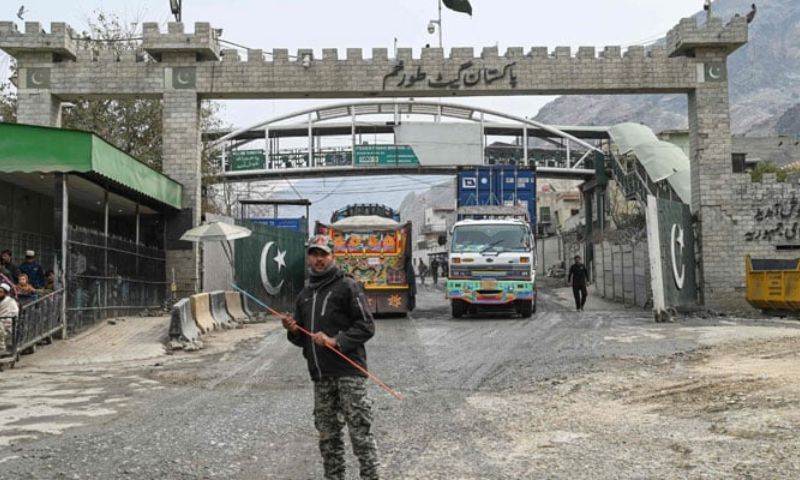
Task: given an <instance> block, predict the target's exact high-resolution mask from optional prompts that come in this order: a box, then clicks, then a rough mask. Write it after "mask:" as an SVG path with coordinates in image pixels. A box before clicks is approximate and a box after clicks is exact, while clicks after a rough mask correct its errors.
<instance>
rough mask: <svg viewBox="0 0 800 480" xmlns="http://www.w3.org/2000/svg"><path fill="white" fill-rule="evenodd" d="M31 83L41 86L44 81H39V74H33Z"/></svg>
mask: <svg viewBox="0 0 800 480" xmlns="http://www.w3.org/2000/svg"><path fill="white" fill-rule="evenodd" d="M31 83H33V84H34V85H41V84H42V81H41V80H39V72H33V73H31Z"/></svg>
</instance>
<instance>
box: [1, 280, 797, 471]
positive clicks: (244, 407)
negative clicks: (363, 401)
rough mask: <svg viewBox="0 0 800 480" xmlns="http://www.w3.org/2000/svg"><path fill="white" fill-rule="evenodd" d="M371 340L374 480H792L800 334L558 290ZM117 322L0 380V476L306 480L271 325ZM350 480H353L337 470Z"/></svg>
mask: <svg viewBox="0 0 800 480" xmlns="http://www.w3.org/2000/svg"><path fill="white" fill-rule="evenodd" d="M418 304H419V308H418V309H417V310H416V311H415V312H414V313H413V314H412V315H411V316H410V317H409V318H402V319H380V320H378V327H377V329H378V333H377V335H376V337H375V338H374V339H373V340H372V341H370V343H369V344H368V352H369V364H370V368H371V369H372V371H373V372H374V373H376V374H377V375H378V376H380V377H381V378H382V379H383V380H384V381H386V382H387V383H388V384H389V385H391V386H392V387H394V388H396V389H397V390H398V391H400V392H401V393H402V394H403V395H404V397H405V399H404V400H403V401H397V400H395V399H394V398H393V397H391V396H389V395H387V394H386V393H385V392H383V391H382V390H380V389H378V388H377V387H375V388H372V389H371V390H370V393H371V395H372V397H373V398H374V399H375V416H376V423H375V432H376V436H377V440H378V445H379V451H380V454H381V458H382V468H381V473H382V476H383V478H386V479H426V480H431V479H448V480H451V479H476V480H477V479H536V478H563V479H581V478H586V479H628V478H630V479H634V478H637V479H638V478H666V479H672V478H674V479H683V478H758V479H761V478H785V479H796V478H800V451H798V449H799V448H800V447H798V446H799V445H800V428H799V427H800V406H799V405H800V324H798V323H797V322H792V321H785V320H780V319H758V320H753V319H743V318H730V317H719V318H714V319H683V320H681V321H679V322H677V323H673V324H654V323H652V321H651V318H650V316H649V315H648V314H647V313H646V312H642V311H639V310H631V309H625V308H623V307H620V306H618V305H614V304H609V303H605V302H603V301H602V300H599V299H597V298H595V297H594V296H591V297H590V300H589V303H588V304H587V307H588V308H587V310H586V311H585V312H575V311H573V310H572V309H571V308H570V307H569V305H570V300H569V292H568V291H567V290H565V289H545V290H542V292H541V297H540V303H539V311H538V313H537V314H535V315H534V317H533V318H532V319H530V320H521V319H518V318H502V317H491V318H467V319H461V320H453V319H451V318H450V316H449V310H448V308H447V305H446V303H445V302H444V300H443V292H442V290H441V289H436V288H434V287H431V286H426V287H424V288H423V289H422V292H421V294H420V298H419V301H418ZM165 330H166V319H139V318H130V319H124V320H120V321H117V322H116V324H115V325H110V324H106V325H103V326H101V327H99V328H97V329H94V330H92V331H90V332H87V333H85V334H83V335H81V336H79V337H76V338H73V339H70V340H69V341H67V342H60V343H57V344H56V345H53V346H49V347H46V348H43V349H40V350H39V351H38V352H37V353H36V354H35V355H33V356H29V357H25V358H24V359H23V361H22V362H21V363H20V364H19V365H18V366H17V368H15V369H14V370H10V371H5V372H3V373H0V479H37V480H38V479H103V480H107V479H197V478H200V479H289V480H303V479H318V478H322V474H321V466H320V461H319V457H318V452H317V448H316V432H315V430H314V427H313V423H312V418H311V415H310V413H311V405H312V392H311V385H310V381H309V379H308V375H307V372H306V368H305V362H304V360H303V359H302V356H301V354H300V351H299V349H297V348H296V347H293V346H292V345H290V344H289V343H288V342H287V341H286V340H285V336H284V334H283V331H282V330H281V329H280V328H279V327H278V324H277V322H269V323H266V324H254V325H248V326H247V327H246V328H244V329H239V330H230V331H224V332H215V333H213V334H212V335H211V336H210V337H208V338H207V339H206V340H205V343H206V348H205V349H204V350H202V351H200V352H191V353H178V354H175V355H166V354H165V353H164V351H163V349H161V347H160V345H159V340H160V336H161V335H162V334H163V333H164V331H165ZM348 461H349V472H348V475H350V476H349V477H348V478H357V475H356V473H355V472H356V469H355V461H354V459H353V458H351V456H349V457H348Z"/></svg>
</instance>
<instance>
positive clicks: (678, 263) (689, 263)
mask: <svg viewBox="0 0 800 480" xmlns="http://www.w3.org/2000/svg"><path fill="white" fill-rule="evenodd" d="M647 238H648V243H649V247H650V267H651V269H650V272H651V280H652V286H653V310H654V311H655V313H656V319H657V320H658V319H659V318H660V314H661V312H664V311H665V310H666V309H667V308H675V309H680V308H683V307H693V306H696V305H697V281H696V275H695V272H696V268H697V263H696V260H695V254H694V228H693V226H692V217H691V212H690V210H689V206H688V205H686V204H684V203H682V202H673V201H670V200H665V199H662V198H658V199H657V198H655V197H653V196H648V198H647Z"/></svg>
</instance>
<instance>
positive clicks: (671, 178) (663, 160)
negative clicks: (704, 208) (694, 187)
mask: <svg viewBox="0 0 800 480" xmlns="http://www.w3.org/2000/svg"><path fill="white" fill-rule="evenodd" d="M608 134H609V136H610V137H611V139H612V140H613V141H614V143H616V144H617V146H618V147H619V152H620V154H623V155H625V154H627V153H631V152H632V153H633V154H634V155H636V158H637V159H638V160H639V162H640V163H641V164H642V166H643V167H644V169H645V171H646V172H647V175H648V176H649V177H650V180H651V181H653V182H656V183H657V182H660V181H662V180H666V181H667V182H668V183H669V184H670V185H671V186H672V189H673V190H674V191H675V193H676V194H677V195H678V197H680V199H681V201H683V203H686V204H687V205H688V204H691V202H692V192H691V175H690V169H689V158H688V157H687V156H686V154H685V153H684V151H683V150H682V149H681V148H680V147H678V146H676V145H673V144H672V143H669V142H663V141H661V140H659V139H658V137H656V135H655V134H654V133H653V131H652V130H650V128H648V127H646V126H644V125H639V124H637V123H620V124H618V125H614V126H613V127H611V128H609V129H608Z"/></svg>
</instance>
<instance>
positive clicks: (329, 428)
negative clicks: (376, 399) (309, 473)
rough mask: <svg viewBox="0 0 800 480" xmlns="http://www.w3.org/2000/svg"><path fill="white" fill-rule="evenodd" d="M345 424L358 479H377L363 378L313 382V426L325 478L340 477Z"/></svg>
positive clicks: (374, 451)
mask: <svg viewBox="0 0 800 480" xmlns="http://www.w3.org/2000/svg"><path fill="white" fill-rule="evenodd" d="M345 423H347V429H348V431H349V432H350V441H351V443H352V444H353V453H355V455H356V457H358V463H359V465H360V473H361V478H362V479H367V480H377V479H378V453H377V448H376V446H375V439H374V438H373V436H372V432H371V429H372V400H371V399H370V398H369V397H368V396H367V384H366V379H365V378H363V377H340V378H325V379H322V380H319V381H317V382H314V426H316V427H317V431H319V451H320V453H321V454H322V465H323V467H324V469H325V479H326V480H344V478H345V477H344V474H345V462H344V453H345V452H344V436H343V432H342V430H343V427H344V424H345Z"/></svg>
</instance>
